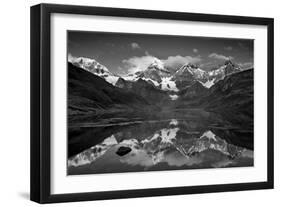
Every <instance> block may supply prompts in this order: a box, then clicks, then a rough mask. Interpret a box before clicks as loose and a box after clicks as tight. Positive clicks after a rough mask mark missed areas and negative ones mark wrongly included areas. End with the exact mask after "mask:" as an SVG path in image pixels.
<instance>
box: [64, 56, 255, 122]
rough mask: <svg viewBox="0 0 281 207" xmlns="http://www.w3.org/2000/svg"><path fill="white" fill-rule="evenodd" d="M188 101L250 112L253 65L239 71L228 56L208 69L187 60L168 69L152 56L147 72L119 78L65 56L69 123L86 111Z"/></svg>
mask: <svg viewBox="0 0 281 207" xmlns="http://www.w3.org/2000/svg"><path fill="white" fill-rule="evenodd" d="M186 101H189V102H192V104H193V106H196V107H204V108H206V109H208V110H211V111H219V110H222V109H223V110H224V111H227V110H231V111H238V112H239V111H243V112H247V113H248V114H249V116H252V115H253V112H252V110H253V69H247V70H242V69H241V68H240V67H239V66H238V65H237V64H235V63H233V62H232V61H231V60H227V61H225V63H224V64H223V65H221V66H218V67H217V68H216V69H213V70H211V71H204V70H202V69H200V68H199V67H198V66H196V65H193V64H189V63H188V64H184V65H183V66H181V67H179V68H178V69H174V70H170V69H167V68H165V66H164V64H163V63H162V62H161V60H158V59H155V60H154V61H153V62H152V63H151V64H150V65H149V66H148V67H147V68H146V69H145V70H140V71H137V72H135V73H131V74H127V75H124V76H120V75H116V74H114V73H112V72H110V70H109V69H108V68H107V67H105V66H104V65H102V64H100V63H98V62H97V61H96V60H94V59H90V58H84V57H79V58H73V57H72V58H71V59H69V63H68V110H69V112H68V113H69V121H70V122H71V121H74V120H76V119H77V117H79V116H82V117H81V118H80V119H83V117H84V116H89V114H91V115H93V116H95V115H97V114H102V115H104V114H108V113H119V112H124V111H126V112H129V111H134V110H138V111H139V110H143V111H146V112H148V113H149V111H150V110H151V111H155V110H159V108H158V109H157V107H160V108H161V107H162V106H164V105H171V104H175V103H177V104H178V103H181V102H182V103H184V104H185V102H186ZM149 109H150V110H149ZM76 121H78V120H76Z"/></svg>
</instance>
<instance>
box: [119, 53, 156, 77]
mask: <svg viewBox="0 0 281 207" xmlns="http://www.w3.org/2000/svg"><path fill="white" fill-rule="evenodd" d="M154 60H159V59H158V58H156V57H153V56H150V55H149V56H142V57H136V56H135V57H131V58H129V59H125V60H122V62H123V63H124V64H125V67H126V68H127V69H128V72H129V73H135V72H137V71H141V70H145V69H146V68H147V67H148V66H149V65H150V64H151V63H152V62H154ZM159 61H160V60H159Z"/></svg>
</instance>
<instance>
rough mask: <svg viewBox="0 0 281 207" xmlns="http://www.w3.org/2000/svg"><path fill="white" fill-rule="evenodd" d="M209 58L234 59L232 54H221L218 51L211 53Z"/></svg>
mask: <svg viewBox="0 0 281 207" xmlns="http://www.w3.org/2000/svg"><path fill="white" fill-rule="evenodd" d="M209 58H214V59H218V60H232V59H234V58H233V57H232V56H225V55H221V54H217V53H211V54H210V55H209Z"/></svg>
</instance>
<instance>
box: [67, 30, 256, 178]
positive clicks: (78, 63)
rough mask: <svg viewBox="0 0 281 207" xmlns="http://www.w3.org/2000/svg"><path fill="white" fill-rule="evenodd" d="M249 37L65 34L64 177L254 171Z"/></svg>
mask: <svg viewBox="0 0 281 207" xmlns="http://www.w3.org/2000/svg"><path fill="white" fill-rule="evenodd" d="M253 53H254V40H253V39H232V38H216V37H198V36H197V37H196V36H173V35H156V34H133V33H131V34H129V33H112V32H95V31H73V30H71V31H67V54H66V56H67V64H68V65H67V71H68V72H67V73H68V77H67V126H68V128H67V134H68V143H67V146H68V155H67V168H68V169H67V172H68V175H81V174H101V173H122V172H145V171H162V170H166V171H167V170H195V169H196V170H198V169H210V168H231V167H253V166H254V132H253V128H254V117H253V116H254V115H253V114H254V112H253V110H254V99H253V96H254V89H253V88H254V54H253Z"/></svg>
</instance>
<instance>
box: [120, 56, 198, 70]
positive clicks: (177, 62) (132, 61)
mask: <svg viewBox="0 0 281 207" xmlns="http://www.w3.org/2000/svg"><path fill="white" fill-rule="evenodd" d="M145 54H146V55H145V56H141V57H136V56H135V57H131V58H129V59H125V60H122V62H123V63H124V64H125V68H126V69H127V70H128V72H129V73H135V72H136V71H142V70H145V69H146V68H147V67H148V66H149V65H150V64H151V63H152V62H155V61H157V62H159V63H161V62H162V63H163V64H164V66H165V67H170V68H174V69H176V68H178V67H180V66H182V65H184V64H186V63H192V64H195V63H198V62H200V61H201V58H200V56H196V57H192V56H180V55H176V56H169V57H168V58H167V59H161V60H160V59H158V58H156V57H154V56H152V55H150V54H149V53H148V52H146V53H145Z"/></svg>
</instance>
